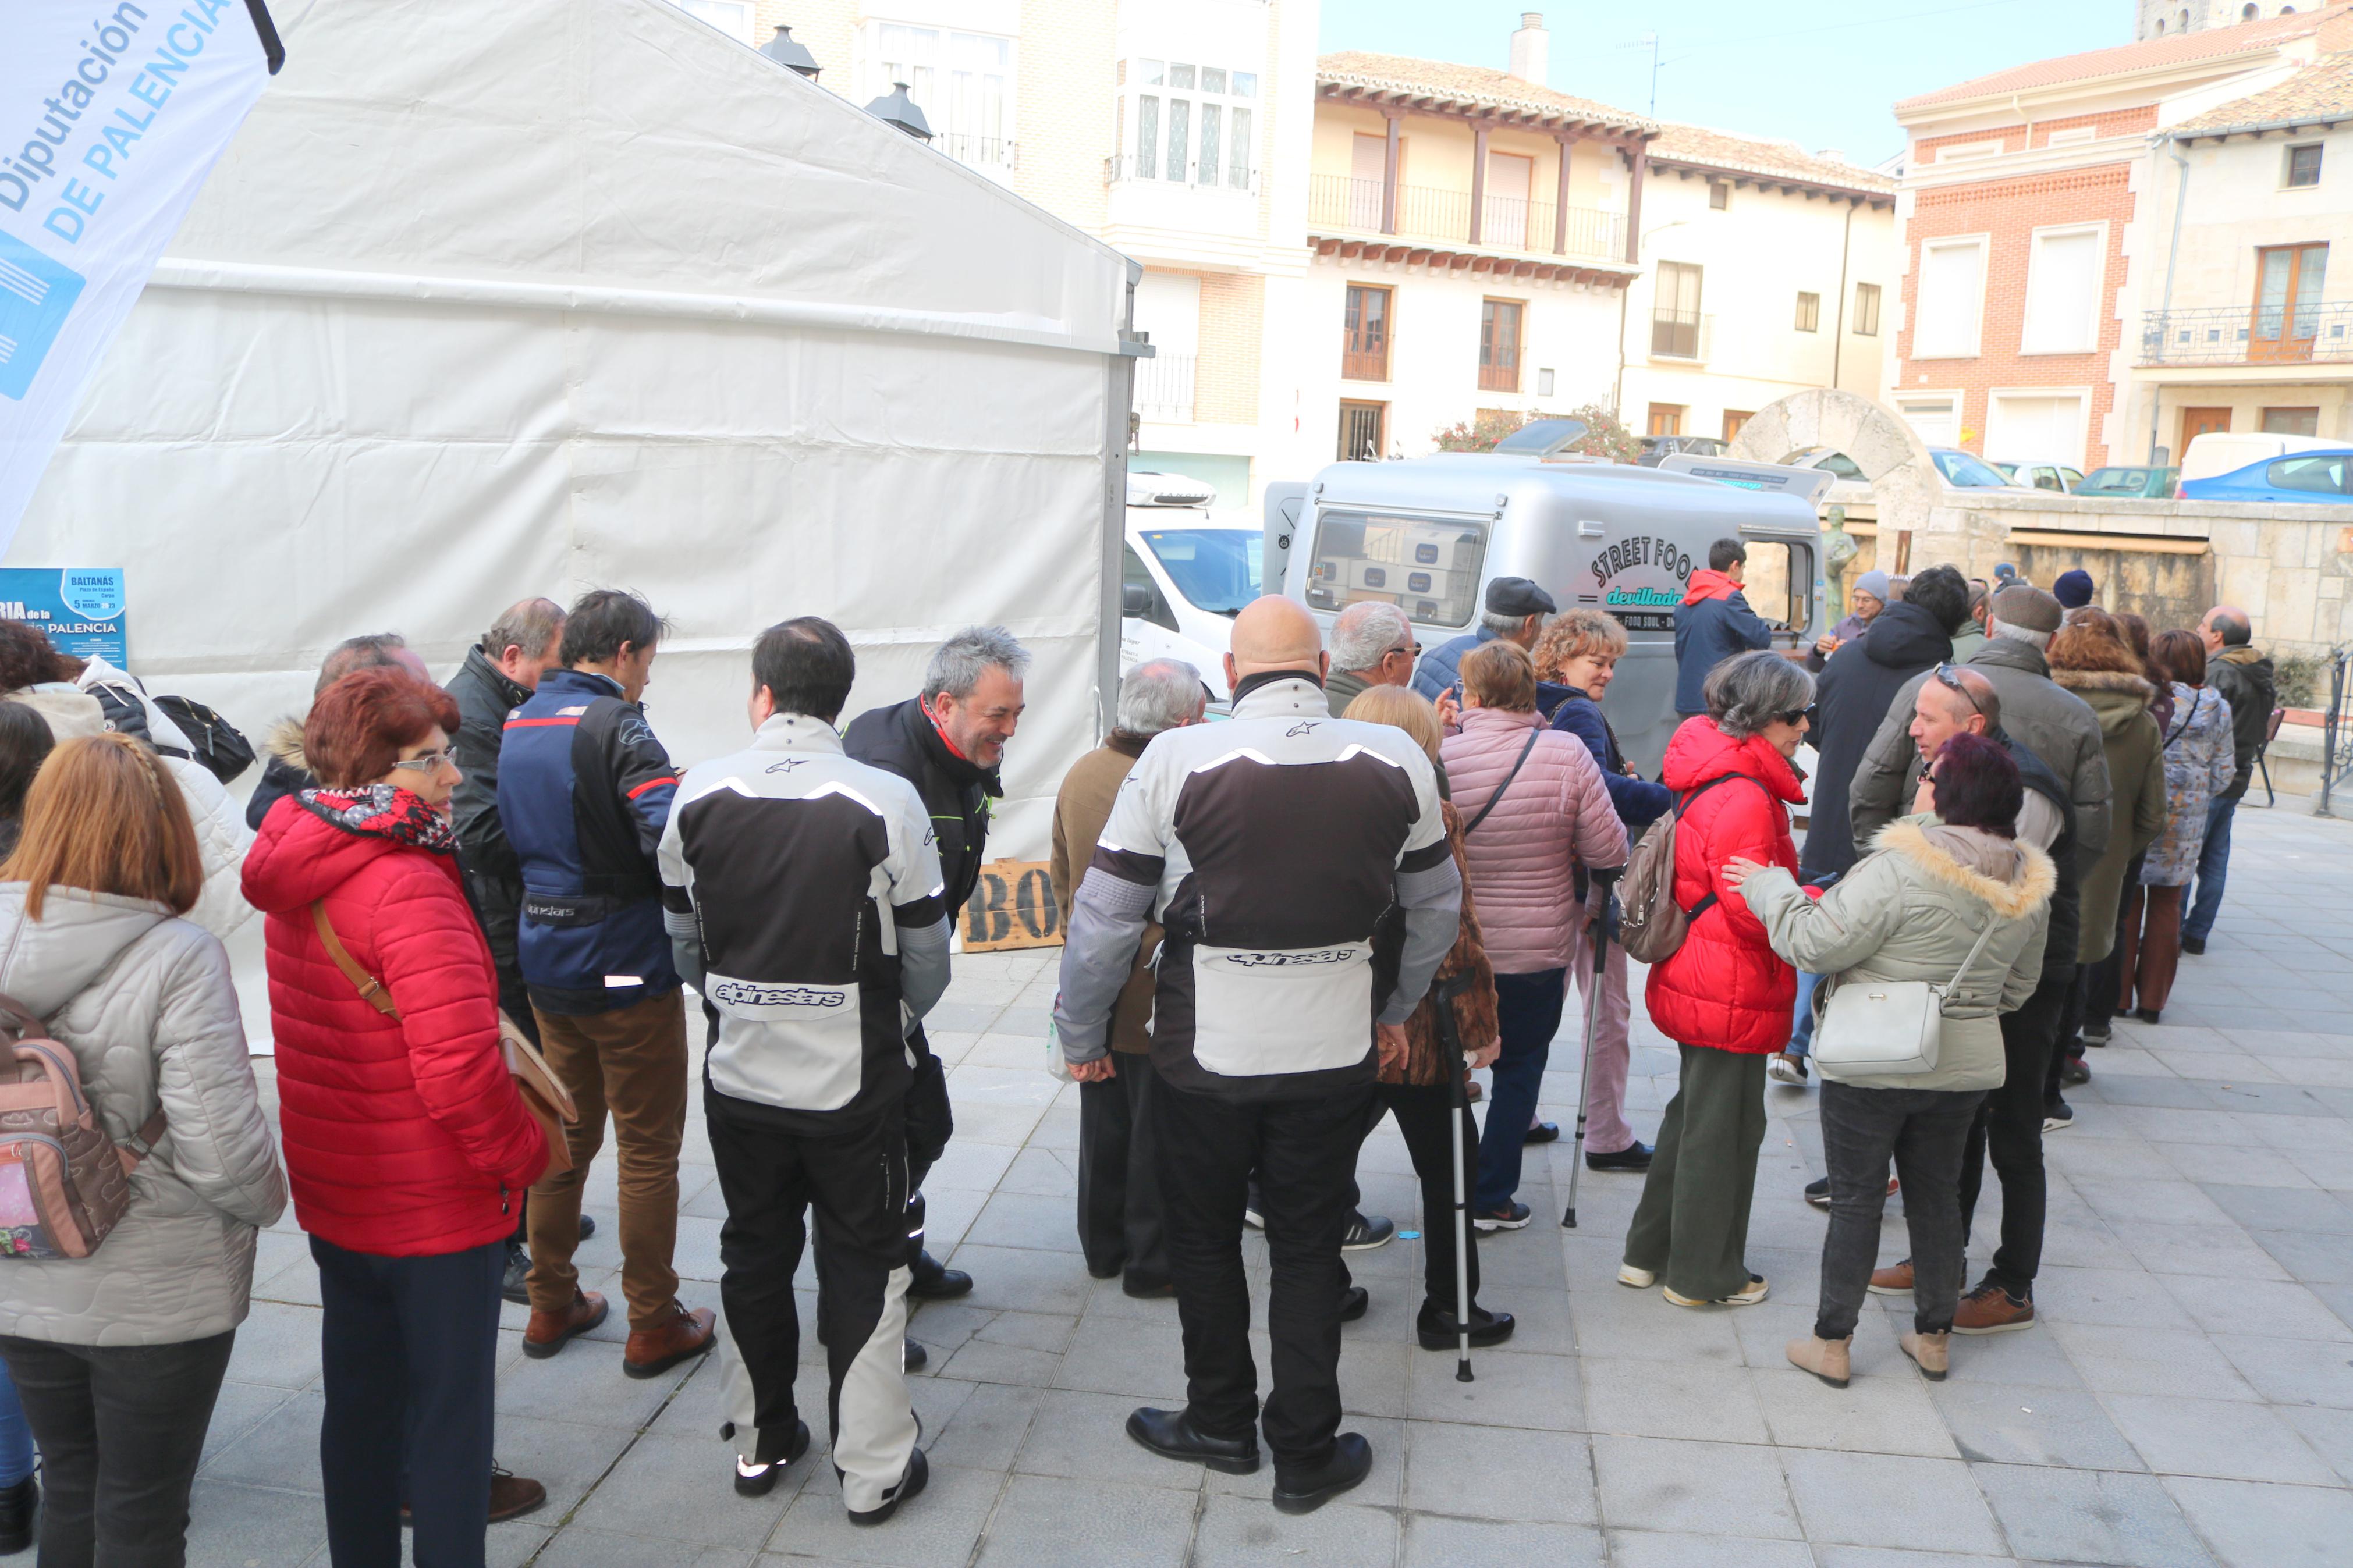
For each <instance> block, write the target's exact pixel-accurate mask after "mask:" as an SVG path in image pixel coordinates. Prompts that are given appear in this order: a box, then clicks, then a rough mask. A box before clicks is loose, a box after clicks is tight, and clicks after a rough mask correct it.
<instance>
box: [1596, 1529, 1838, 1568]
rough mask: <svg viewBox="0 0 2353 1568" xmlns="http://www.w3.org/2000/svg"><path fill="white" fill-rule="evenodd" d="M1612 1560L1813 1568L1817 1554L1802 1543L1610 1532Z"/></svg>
mask: <svg viewBox="0 0 2353 1568" xmlns="http://www.w3.org/2000/svg"><path fill="white" fill-rule="evenodd" d="M1609 1560H1610V1562H1611V1563H1615V1564H1617V1568H1719V1565H1720V1564H1723V1563H1739V1564H1741V1568H1814V1554H1813V1553H1812V1552H1809V1551H1808V1550H1806V1546H1805V1543H1804V1542H1799V1541H1756V1540H1751V1539H1747V1538H1741V1537H1727V1536H1721V1535H1676V1534H1670V1533H1664V1532H1656V1531H1643V1530H1615V1529H1613V1530H1611V1531H1609Z"/></svg>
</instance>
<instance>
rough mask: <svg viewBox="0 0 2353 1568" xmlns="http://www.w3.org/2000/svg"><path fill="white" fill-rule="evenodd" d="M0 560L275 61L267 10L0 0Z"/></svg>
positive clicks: (246, 0) (194, 2)
mask: <svg viewBox="0 0 2353 1568" xmlns="http://www.w3.org/2000/svg"><path fill="white" fill-rule="evenodd" d="M5 11H6V15H5V18H0V36H4V37H5V40H6V41H5V47H0V552H5V551H6V549H7V547H8V542H9V541H10V540H11V539H12V538H14V537H15V536H16V523H17V521H18V519H20V518H22V517H23V516H24V512H25V505H26V502H27V501H28V500H31V499H32V494H33V487H34V486H35V485H36V484H37V483H39V482H40V478H41V470H42V469H43V468H47V466H48V461H49V453H50V451H51V450H52V449H53V448H54V447H56V446H57V443H58V437H59V436H60V435H62V434H63V433H64V431H65V427H66V421H67V420H68V419H69V418H71V417H72V416H73V412H74V408H75V406H76V405H77V404H78V403H79V401H80V398H81V390H82V387H83V386H84V385H85V384H88V382H89V380H90V372H91V371H92V370H93V369H94V368H96V366H97V364H98V361H99V358H100V355H102V354H103V353H105V352H106V345H107V344H108V343H110V342H113V341H114V333H115V330H116V329H117V328H118V327H120V326H121V324H122V318H123V317H124V316H125V315H126V314H128V313H129V312H130V310H131V307H132V304H133V303H134V302H135V301H136V300H138V298H139V292H140V290H141V289H144V288H145V287H146V286H147V277H148V274H149V273H151V272H153V270H154V268H155V258H157V257H158V256H160V255H161V254H162V253H163V250H164V246H165V245H166V244H168V243H169V242H170V240H171V237H172V236H173V234H174V233H175V232H176V231H177V230H178V228H179V226H180V219H181V218H182V217H183V216H185V215H186V213H187V210H188V204H189V203H190V202H191V201H193V200H194V199H195V195H196V191H197V189H198V188H199V187H200V186H202V185H203V184H204V183H205V176H206V174H210V173H211V172H212V166H213V164H214V163H215V162H216V161H217V160H218V159H219V157H220V155H221V153H222V151H223V150H224V149H225V148H227V145H228V143H229V139H230V138H231V137H233V136H235V135H236V134H237V127H238V126H239V125H241V124H243V123H244V121H245V116H246V111H247V110H249V109H251V108H252V107H253V101H254V100H255V99H257V98H259V97H260V96H261V89H262V86H263V84H264V83H266V82H267V81H268V80H269V77H270V74H271V73H272V72H274V71H275V70H276V69H277V68H278V67H279V65H280V63H281V62H282V60H283V59H284V53H283V51H282V50H281V49H280V47H279V44H278V34H277V30H276V29H275V28H274V27H272V26H270V21H269V12H268V11H267V10H265V9H264V8H263V5H262V0H144V4H143V5H142V4H140V3H138V0H6V6H5Z"/></svg>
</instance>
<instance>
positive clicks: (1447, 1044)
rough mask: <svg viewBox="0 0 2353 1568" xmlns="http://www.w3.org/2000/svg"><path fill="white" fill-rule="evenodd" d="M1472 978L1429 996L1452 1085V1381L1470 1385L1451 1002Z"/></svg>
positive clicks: (1458, 1064) (1467, 1220)
mask: <svg viewBox="0 0 2353 1568" xmlns="http://www.w3.org/2000/svg"><path fill="white" fill-rule="evenodd" d="M1473 978H1474V976H1472V975H1470V974H1458V975H1456V976H1455V977H1454V978H1453V979H1451V980H1449V981H1446V982H1444V983H1442V984H1440V985H1439V986H1438V987H1437V989H1436V990H1435V991H1434V992H1433V993H1432V994H1431V996H1430V1000H1431V1001H1432V1002H1433V1003H1435V1004H1436V1008H1435V1011H1436V1013H1437V1015H1438V1040H1439V1044H1440V1047H1443V1048H1444V1050H1445V1052H1446V1069H1447V1076H1448V1079H1449V1081H1450V1082H1451V1084H1452V1085H1453V1089H1452V1091H1451V1093H1450V1094H1449V1095H1448V1096H1447V1112H1446V1124H1447V1126H1448V1128H1449V1129H1450V1130H1451V1131H1452V1133H1453V1136H1454V1332H1455V1354H1456V1358H1457V1359H1456V1361H1455V1364H1454V1381H1455V1382H1457V1383H1471V1382H1473V1381H1475V1380H1474V1379H1473V1378H1472V1375H1471V1194H1470V1191H1469V1184H1468V1183H1466V1182H1464V1180H1463V1179H1462V1118H1463V1116H1464V1115H1465V1114H1466V1113H1467V1112H1468V1111H1469V1110H1470V1109H1471V1102H1470V1101H1469V1100H1465V1099H1463V1098H1462V1074H1463V1070H1464V1065H1465V1064H1464V1061H1463V1056H1462V1037H1461V1033H1460V1032H1459V1031H1458V1030H1457V1029H1456V1028H1455V1024H1454V999H1455V998H1456V997H1457V996H1460V995H1461V994H1462V993H1464V992H1465V991H1468V990H1469V989H1471V983H1472V979H1473Z"/></svg>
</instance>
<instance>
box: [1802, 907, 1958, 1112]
mask: <svg viewBox="0 0 2353 1568" xmlns="http://www.w3.org/2000/svg"><path fill="white" fill-rule="evenodd" d="M2000 923H2001V917H2000V915H1998V914H1996V913H1995V912H1994V911H1993V910H1992V909H1991V908H1990V907H1989V908H1988V909H1987V910H1986V926H1985V930H1983V931H1979V932H1978V940H1977V945H1976V946H1974V947H1972V948H1970V949H1969V955H1968V957H1967V958H1964V959H1963V960H1961V966H1960V967H1959V968H1958V969H1957V970H1955V971H1953V977H1952V979H1950V980H1949V981H1947V982H1946V983H1945V984H1942V985H1938V984H1936V983H1935V982H1933V981H1927V980H1858V981H1854V982H1852V984H1845V985H1839V984H1832V985H1831V986H1830V987H1829V998H1828V1000H1826V1001H1825V1002H1824V1003H1823V1004H1822V1012H1821V1017H1820V1021H1819V1022H1817V1023H1816V1025H1815V1026H1814V1052H1813V1054H1814V1065H1815V1066H1817V1067H1820V1068H1831V1069H1834V1070H1835V1071H1836V1073H1837V1075H1838V1076H1839V1077H1841V1078H1903V1077H1908V1076H1911V1075H1914V1074H1917V1073H1930V1072H1935V1071H1936V1058H1937V1053H1938V1050H1939V1047H1941V1046H1942V1045H1943V1044H1944V1033H1945V998H1946V997H1947V996H1949V995H1950V994H1952V993H1953V992H1954V991H1956V990H1957V989H1958V988H1959V986H1960V984H1961V978H1962V976H1964V975H1966V974H1968V972H1969V970H1970V967H1971V966H1972V965H1974V964H1975V963H1977V961H1978V955H1979V954H1981V953H1983V952H1985V946H1986V943H1987V942H1989V941H1991V940H1992V939H1993V928H1994V927H1995V926H1997V925H1999V924H2000Z"/></svg>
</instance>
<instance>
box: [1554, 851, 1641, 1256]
mask: <svg viewBox="0 0 2353 1568" xmlns="http://www.w3.org/2000/svg"><path fill="white" fill-rule="evenodd" d="M1624 869H1625V868H1623V867H1621V866H1610V867H1608V868H1603V869H1601V870H1589V869H1588V872H1587V873H1586V874H1587V875H1588V876H1589V877H1591V878H1592V879H1593V880H1594V883H1595V885H1596V886H1598V887H1599V889H1601V908H1600V910H1599V911H1598V912H1597V913H1596V914H1595V915H1594V917H1593V977H1592V979H1591V981H1590V982H1589V983H1588V984H1587V985H1586V987H1585V1058H1584V1061H1583V1063H1582V1065H1580V1066H1579V1068H1577V1139H1576V1142H1573V1143H1571V1144H1570V1145H1569V1152H1568V1212H1567V1214H1565V1215H1561V1216H1560V1223H1561V1228H1562V1229H1564V1230H1575V1229H1576V1228H1577V1177H1579V1176H1581V1175H1583V1174H1584V1173H1585V1108H1586V1106H1587V1104H1588V1102H1589V1101H1590V1100H1592V1098H1593V1097H1592V1093H1591V1089H1592V1084H1593V1036H1594V1028H1595V1024H1596V1021H1597V1020H1598V1019H1599V1017H1600V1014H1601V987H1602V985H1603V984H1604V975H1605V973H1606V970H1607V966H1608V962H1609V911H1610V910H1612V909H1614V908H1615V907H1616V906H1617V901H1618V895H1617V892H1616V890H1615V889H1614V888H1613V886H1612V884H1614V883H1615V882H1616V881H1617V880H1618V876H1619V873H1620V871H1622V870H1624Z"/></svg>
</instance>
